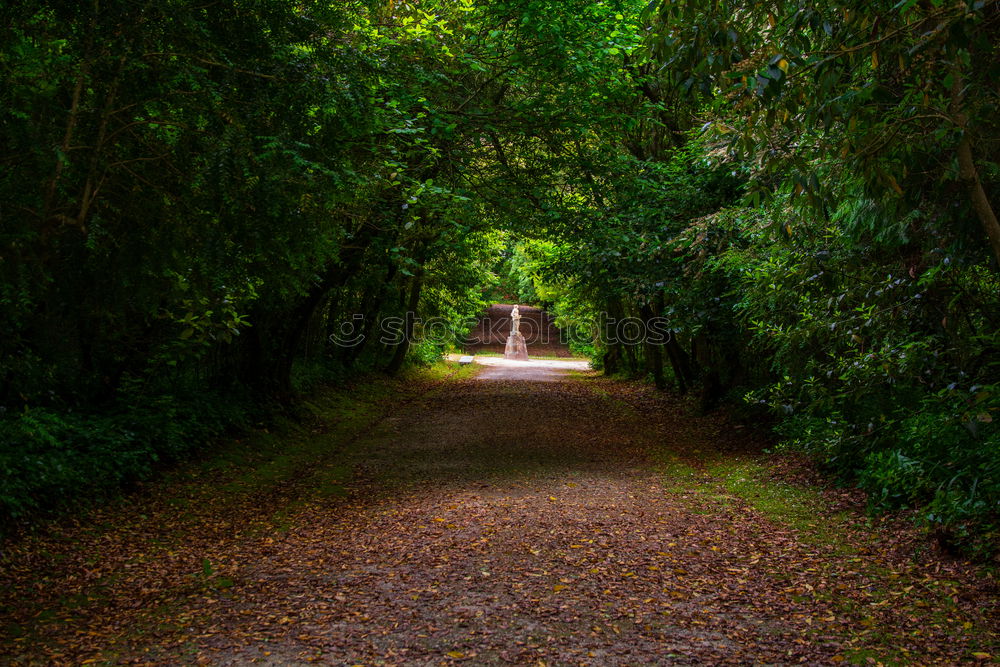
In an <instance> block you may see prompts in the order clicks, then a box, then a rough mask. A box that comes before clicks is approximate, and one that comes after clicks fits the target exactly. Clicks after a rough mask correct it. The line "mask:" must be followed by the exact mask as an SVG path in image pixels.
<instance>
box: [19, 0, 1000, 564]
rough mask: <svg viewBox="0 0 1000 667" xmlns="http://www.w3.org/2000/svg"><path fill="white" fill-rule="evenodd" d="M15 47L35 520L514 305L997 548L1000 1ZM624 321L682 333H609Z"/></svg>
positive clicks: (281, 23) (487, 19)
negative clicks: (734, 410)
mask: <svg viewBox="0 0 1000 667" xmlns="http://www.w3.org/2000/svg"><path fill="white" fill-rule="evenodd" d="M0 18H2V19H3V20H2V21H0V31H2V41H0V44H2V46H0V79H2V82H3V85H2V86H0V102H2V104H0V161H2V167H3V168H2V169H0V303H2V308H0V328H2V330H3V331H4V332H5V334H6V335H5V336H4V337H3V338H2V339H0V407H2V410H3V413H2V415H0V437H3V438H4V440H5V441H7V442H10V443H13V445H12V446H11V447H10V448H8V451H6V452H5V453H3V454H2V455H0V476H2V477H3V478H4V479H5V480H10V484H9V485H6V486H5V487H4V488H5V489H9V490H5V491H3V492H2V494H0V496H2V497H0V505H2V506H3V512H4V514H5V516H6V518H7V519H16V518H17V517H19V516H22V515H25V514H30V513H31V512H34V511H36V510H37V509H39V508H41V507H43V506H45V505H46V503H47V502H48V501H47V500H46V498H49V497H52V496H65V497H73V496H75V495H76V494H77V491H76V490H78V489H79V488H82V487H86V488H88V489H90V490H100V489H104V490H112V489H114V488H117V487H118V486H119V485H121V484H122V483H126V482H128V481H129V480H132V479H136V478H141V477H143V476H146V475H148V474H150V473H151V471H152V470H153V469H154V468H155V467H156V466H157V465H158V463H157V462H158V461H162V460H168V461H169V460H173V459H177V458H179V457H182V456H185V455H187V454H188V453H189V452H190V451H191V450H192V449H193V448H196V447H198V446H200V445H201V443H204V442H206V441H207V439H208V438H209V437H210V436H211V435H213V434H215V433H219V432H221V431H222V430H223V429H225V428H227V427H229V426H231V425H233V424H239V423H245V422H247V420H249V419H250V417H249V415H250V414H251V413H252V412H253V408H251V407H249V406H252V405H256V404H258V403H259V402H260V401H270V400H278V401H283V402H288V401H290V400H291V399H293V398H294V396H295V395H296V393H297V392H301V391H303V390H305V389H307V388H308V386H309V384H310V383H314V382H331V381H332V382H335V381H339V380H341V379H343V378H345V377H347V376H348V375H350V374H356V373H360V372H364V371H369V370H373V369H374V370H382V371H386V372H390V373H393V372H396V371H398V370H399V369H400V368H401V367H402V366H403V365H404V364H405V363H409V362H411V361H415V360H416V361H420V360H423V361H430V360H433V359H436V358H438V357H440V355H441V353H442V350H443V349H444V348H445V347H446V346H448V345H449V344H460V343H461V340H462V336H463V335H464V333H465V332H466V331H467V330H468V328H469V326H470V325H471V322H470V320H471V319H472V318H474V317H475V315H476V314H477V313H478V312H480V311H481V310H482V309H483V308H484V307H485V306H486V305H487V301H486V299H487V298H488V295H489V294H490V293H491V289H492V288H494V287H496V286H497V285H498V284H500V283H503V282H504V281H508V282H509V281H513V283H514V284H517V285H518V286H519V289H521V290H522V292H523V293H525V294H528V295H531V296H532V297H533V298H535V299H537V300H538V301H540V302H542V303H544V305H546V306H547V307H549V308H550V309H551V310H552V311H554V312H555V313H556V314H557V315H558V316H559V318H560V319H559V321H560V322H561V323H562V324H563V325H564V326H565V327H567V328H568V329H571V330H572V331H574V332H575V334H576V336H577V339H578V340H577V343H576V344H577V345H578V346H579V347H580V349H581V350H583V351H585V352H587V353H588V354H590V355H592V356H593V358H594V361H595V365H596V366H598V367H601V368H603V369H604V370H605V371H606V372H609V373H630V374H635V375H639V376H648V377H649V378H650V379H651V381H653V382H655V383H656V384H657V386H659V387H662V388H668V387H670V386H673V387H674V389H675V390H677V391H681V392H696V393H697V395H698V397H699V400H700V404H701V407H702V409H706V410H707V409H712V408H714V407H715V406H717V405H718V404H719V403H720V402H722V401H727V402H730V403H732V404H738V405H743V406H745V408H746V409H750V410H760V411H766V412H769V413H771V414H772V415H773V419H774V421H775V424H776V427H777V429H778V430H779V432H780V433H781V434H782V437H783V438H784V440H785V442H786V443H787V444H788V446H796V447H801V448H804V449H806V450H808V451H810V452H812V453H813V454H814V455H816V456H817V457H818V458H819V459H821V460H822V461H824V462H825V463H826V464H827V465H828V466H829V467H830V468H831V470H832V471H834V472H835V474H837V475H839V476H840V477H841V478H842V479H843V480H846V481H850V482H852V483H858V484H860V485H862V486H863V487H864V488H866V489H867V490H868V491H869V492H870V493H871V498H872V499H873V500H872V502H873V504H874V505H876V506H885V507H898V506H908V505H919V506H921V507H923V508H924V511H923V516H924V518H925V519H926V521H928V522H929V523H930V524H931V525H934V526H938V527H940V528H942V529H943V530H945V531H947V533H948V535H949V536H950V537H951V538H955V539H956V540H958V541H963V540H964V541H965V543H968V544H975V545H981V544H984V543H986V542H989V541H990V540H991V539H992V536H994V535H995V531H996V529H997V525H1000V524H998V523H997V501H998V499H1000V487H998V483H1000V482H998V481H997V480H1000V457H998V455H997V452H998V451H1000V447H998V446H997V445H998V444H1000V442H998V438H1000V436H998V431H997V429H996V426H995V417H997V411H998V410H1000V392H998V380H997V378H998V363H1000V357H998V345H1000V340H998V326H997V325H998V322H997V318H998V315H997V313H1000V307H998V306H1000V303H998V300H1000V276H998V262H1000V225H998V223H997V216H996V211H995V208H994V204H993V202H994V200H995V193H996V190H997V187H998V184H1000V169H998V167H997V164H998V157H1000V155H998V151H1000V126H998V122H1000V119H998V112H997V109H998V108H1000V105H998V103H997V102H998V100H997V89H996V85H995V82H996V80H997V76H998V69H1000V58H998V53H997V47H996V40H995V38H994V35H995V34H996V32H997V24H998V22H1000V3H998V2H996V1H995V0H994V1H976V2H971V1H969V2H966V1H964V0H961V1H958V2H945V1H943V0H926V1H917V0H910V1H903V2H892V3H889V2H876V3H874V4H873V3H861V2H847V3H846V4H845V3H843V2H840V3H830V2H819V3H816V2H810V3H766V2H765V3H761V2H749V1H745V0H727V1H719V2H712V3H703V2H694V1H688V0H663V1H654V2H652V3H649V2H646V0H559V1H558V2H557V1H556V0H497V1H490V2H480V1H479V0H449V1H447V2H445V1H443V0H425V1H422V2H419V3H417V2H403V1H400V0H351V1H348V2H338V3H325V2H319V1H315V0H302V1H299V2H294V3H290V2H284V1H282V0H262V1H260V2H254V3H246V2H242V1H239V0H221V1H220V2H214V3H208V4H204V5H198V4H192V3H185V2H176V1H169V2H139V3H136V2H125V1H124V0H106V1H105V2H100V3H98V2H80V3H61V2H36V3H13V4H11V5H9V6H4V7H3V8H2V9H0ZM408 313H409V314H410V315H407V314H408ZM432 318H439V320H440V321H442V322H447V323H448V326H447V327H446V329H447V331H448V334H447V335H446V336H445V337H443V338H442V337H440V336H437V337H433V336H426V335H422V334H424V333H426V332H425V331H424V327H425V326H427V323H428V322H429V321H430V320H431V319H432ZM626 319H629V320H634V321H635V322H638V323H639V324H638V326H640V328H642V329H644V330H645V331H646V332H647V333H650V332H653V331H661V332H664V333H666V334H667V335H666V336H659V337H656V336H649V335H647V336H646V337H645V338H644V339H643V341H640V344H634V345H633V344H627V342H625V341H622V340H620V339H619V338H616V337H615V336H608V335H602V336H597V337H595V336H592V335H587V334H588V333H592V332H594V331H601V332H603V333H604V334H606V333H607V332H608V331H614V328H613V327H611V328H609V327H608V326H607V323H608V321H609V320H610V321H616V322H620V321H623V320H626ZM390 321H391V322H394V323H395V324H394V325H393V326H392V327H389V330H386V328H385V323H386V322H390ZM662 322H666V323H667V324H666V328H663V326H662V324H660V323H662ZM658 327H659V328H658ZM345 340H350V341H351V344H349V345H346V344H344V341H345ZM977 536H978V537H977ZM983 536H985V542H984V541H983V540H984V537H983ZM976 540H979V541H976Z"/></svg>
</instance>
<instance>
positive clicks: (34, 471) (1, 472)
mask: <svg viewBox="0 0 1000 667" xmlns="http://www.w3.org/2000/svg"><path fill="white" fill-rule="evenodd" d="M247 414H248V412H247V410H246V406H245V404H241V403H239V402H237V401H233V400H232V399H231V398H230V399H225V398H224V397H220V396H218V395H215V396H212V395H200V396H189V397H186V398H185V399H183V400H182V399H178V398H176V397H173V396H157V397H154V398H152V399H146V400H142V401H139V400H138V399H133V400H132V401H126V402H124V403H122V404H121V405H120V406H119V409H118V410H116V411H115V412H111V413H106V414H101V413H89V414H84V413H78V412H72V411H67V410H62V411H60V410H56V409H52V408H30V409H25V410H24V411H23V412H20V413H18V414H13V415H5V416H4V418H3V419H2V420H0V440H2V441H3V442H4V443H5V446H4V448H3V449H2V450H0V526H11V525H12V524H13V523H14V522H15V521H23V520H24V519H25V518H28V517H30V516H33V515H37V514H39V513H40V512H45V511H49V510H58V509H62V508H66V507H70V506H73V505H77V504H80V503H83V504H87V503H88V502H89V501H92V500H95V499H100V498H106V497H108V496H111V495H114V494H115V493H117V492H118V491H119V490H120V489H121V488H122V487H123V486H127V485H129V484H131V483H134V482H138V481H141V480H144V479H147V478H149V477H150V476H151V475H152V474H153V473H154V471H155V470H156V469H157V468H158V467H159V466H161V465H162V464H164V463H169V462H173V461H177V460H179V459H181V458H182V457H184V456H187V455H190V454H191V453H193V452H194V451H196V450H197V449H198V448H200V447H202V446H204V445H205V443H206V442H207V441H208V440H210V439H211V438H213V437H216V436H218V435H220V434H221V433H222V432H223V431H224V430H226V429H227V428H229V427H232V426H234V425H244V424H245V422H246V417H247Z"/></svg>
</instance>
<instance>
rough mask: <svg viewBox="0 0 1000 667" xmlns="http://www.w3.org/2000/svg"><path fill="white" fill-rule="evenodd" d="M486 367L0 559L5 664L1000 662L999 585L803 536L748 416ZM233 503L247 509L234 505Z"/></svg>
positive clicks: (849, 537) (845, 516)
mask: <svg viewBox="0 0 1000 667" xmlns="http://www.w3.org/2000/svg"><path fill="white" fill-rule="evenodd" d="M497 368H499V367H497ZM491 371H492V372H494V373H496V371H495V370H494V369H493V368H488V369H485V370H480V373H481V375H479V376H478V377H470V378H467V379H457V380H456V379H453V380H449V381H445V382H443V383H440V384H438V385H436V386H435V387H418V388H417V390H415V391H414V392H413V393H412V394H411V395H410V396H409V397H408V398H406V400H400V399H398V398H397V399H396V401H395V403H394V404H393V405H394V407H393V408H392V410H390V411H389V412H388V413H387V414H381V415H379V416H378V417H377V418H375V419H374V420H372V424H373V425H372V426H366V427H364V428H360V429H359V430H358V432H357V435H356V436H355V437H354V439H353V444H351V445H350V446H343V447H342V446H335V445H334V443H332V442H330V440H331V439H332V438H333V437H334V435H333V433H332V432H322V430H323V429H322V425H320V427H319V428H318V429H315V430H317V431H318V432H317V433H315V434H314V436H313V437H314V439H315V440H316V441H317V442H325V443H326V445H325V446H326V451H327V453H326V454H324V453H323V451H322V450H317V451H318V452H319V453H318V454H317V458H315V459H312V460H311V462H309V463H308V465H303V466H301V469H297V470H298V472H297V473H296V474H295V475H293V476H291V478H286V479H284V480H283V481H282V483H281V484H276V485H275V486H274V488H268V487H266V486H265V487H261V488H257V489H256V491H255V492H254V493H247V492H246V491H245V489H241V488H240V487H233V486H232V482H231V480H229V479H228V478H227V479H225V480H217V483H216V485H215V486H216V487H217V492H216V493H217V494H220V500H219V507H218V508H213V507H207V508H201V509H198V508H194V509H190V510H189V514H190V516H187V517H186V518H183V519H182V520H180V523H178V524H176V525H173V524H172V523H169V522H168V523H167V525H166V526H164V521H166V519H165V516H166V515H167V513H168V512H169V511H170V508H171V506H172V505H171V502H172V501H171V498H175V497H176V491H174V492H172V494H173V495H171V494H167V497H165V498H164V499H160V500H155V499H154V500H151V501H150V503H151V504H150V507H149V508H146V511H147V512H148V514H147V515H144V516H143V521H142V522H140V523H139V524H131V525H130V526H114V525H112V526H107V527H105V528H103V529H101V530H90V531H85V530H82V529H77V532H74V531H73V530H71V529H67V530H66V531H65V532H64V533H62V534H61V535H60V536H59V538H58V539H49V540H48V541H43V542H44V544H45V546H46V549H47V550H48V551H47V553H48V555H46V556H42V555H36V556H34V557H33V558H34V559H35V560H34V561H33V563H34V565H33V566H32V565H31V563H30V562H26V561H31V558H32V557H31V556H29V555H28V554H29V549H28V547H25V548H24V550H22V551H18V552H15V553H13V554H8V556H7V562H6V564H7V565H8V566H10V569H9V570H8V572H7V573H6V574H7V576H6V577H5V578H4V580H3V583H4V586H5V588H6V591H7V592H8V593H10V594H12V595H15V596H20V597H12V598H11V599H12V600H13V599H18V600H21V603H20V604H17V603H11V604H9V605H8V607H7V608H6V609H5V611H6V612H7V613H6V616H7V618H6V619H5V620H6V622H7V624H8V627H10V625H11V624H16V625H17V627H18V630H19V632H18V633H17V634H19V636H18V637H14V638H13V639H11V640H10V641H11V644H10V647H11V650H10V651H9V652H7V653H6V655H7V656H8V660H9V661H10V662H11V663H12V664H52V663H58V662H60V661H64V662H65V663H66V664H80V663H82V662H83V661H84V660H88V659H89V660H94V661H98V662H100V661H106V662H110V663H125V662H140V663H156V664H176V663H201V664H223V665H230V664H231V665H241V664H250V663H257V664H271V665H298V664H310V663H315V662H319V663H324V664H334V665H357V664H363V665H379V664H406V665H439V664H451V663H458V662H467V663H468V664H519V665H640V664H648V665H653V664H657V665H658V664H725V663H731V664H748V663H757V662H760V663H768V664H799V663H802V662H806V663H811V664H837V663H842V662H848V663H850V662H854V663H859V664H863V663H865V662H866V661H871V662H874V661H888V662H898V663H909V662H918V663H933V662H940V663H945V664H953V663H956V662H960V661H964V660H975V659H982V660H989V659H991V658H992V655H994V654H995V650H994V648H993V646H994V645H995V641H996V632H995V631H996V626H995V623H996V616H995V613H996V598H995V588H991V586H992V580H987V579H984V578H982V577H978V578H977V576H976V575H975V574H974V573H973V572H972V570H971V569H970V568H968V567H966V566H964V565H962V564H960V563H955V562H948V561H941V560H935V559H934V558H931V557H930V556H927V557H925V558H923V559H922V560H920V561H919V562H918V561H915V560H914V559H913V558H911V557H906V558H902V559H901V558H900V549H899V545H898V544H896V545H895V547H894V548H889V546H892V545H891V544H889V546H886V548H884V549H883V548H882V547H881V546H879V545H881V544H882V543H883V542H891V541H889V540H884V539H883V538H884V537H885V536H880V535H878V534H874V533H872V532H871V531H868V530H867V529H861V528H858V523H859V521H860V519H859V516H858V515H857V514H854V513H853V510H850V509H847V510H845V509H843V508H841V509H840V511H839V513H836V514H830V515H829V516H822V515H820V514H818V513H817V511H816V510H815V508H812V507H807V508H806V510H805V512H806V514H805V516H806V519H807V521H806V523H804V524H802V526H799V527H796V526H795V525H793V523H794V521H793V520H792V519H794V516H792V515H790V516H792V518H791V519H789V521H782V520H781V519H780V518H776V515H775V511H777V510H774V507H775V504H774V502H771V503H770V504H767V505H761V504H755V501H754V499H753V498H754V494H758V495H759V494H760V493H765V494H767V493H771V491H769V489H771V490H772V491H773V489H785V490H786V491H787V487H786V486H784V485H780V484H778V483H776V482H772V481H766V480H763V479H756V478H752V476H753V475H754V474H756V473H755V472H754V471H756V470H757V468H755V467H754V466H755V465H757V464H756V463H754V462H755V461H757V459H755V458H754V457H744V456H742V455H736V454H733V453H732V452H731V451H730V450H731V448H732V447H733V446H734V445H733V443H734V442H736V441H738V440H740V439H745V437H744V436H742V435H741V433H740V431H739V430H738V429H737V428H736V427H735V426H733V425H731V424H728V423H727V422H725V421H723V420H720V419H718V418H713V419H694V418H690V417H688V416H687V415H686V413H685V412H684V411H683V410H682V409H681V408H680V407H679V406H677V405H676V404H675V403H673V402H668V401H666V399H663V398H657V397H656V396H654V395H653V394H651V393H650V392H649V391H648V390H647V389H645V388H636V387H634V386H633V385H626V384H622V383H614V382H611V381H607V380H602V379H596V378H590V377H570V376H569V375H563V376H551V375H548V373H550V372H554V373H558V372H560V371H552V370H551V369H549V370H547V371H545V373H546V377H544V378H540V380H542V381H531V380H523V379H511V375H510V372H509V371H506V370H505V371H503V373H501V374H499V375H491ZM658 401H659V402H658ZM330 428H331V429H332V430H333V432H337V433H339V431H336V429H335V428H334V427H332V426H331V427H330ZM337 437H338V438H339V437H341V436H339V435H338V436H337ZM331 452H332V453H331ZM706 462H707V463H706ZM332 480H333V481H332ZM222 482H226V483H227V484H229V486H222V487H221V488H218V487H219V485H220V484H221V483H222ZM341 482H343V486H340V483H341ZM741 483H743V484H742V485H741ZM769 485H770V486H769ZM255 488H256V487H255ZM225 489H229V490H230V491H231V492H232V493H234V494H236V495H240V494H242V495H240V497H241V498H242V500H239V501H237V500H233V501H232V504H231V505H229V506H226V505H225V502H224V501H223V500H222V499H221V494H223V493H225ZM782 493H784V492H782ZM789 493H790V492H789ZM188 495H189V496H192V497H196V498H197V497H198V496H197V493H195V492H194V491H190V493H189V494H188ZM778 495H779V496H780V495H781V494H780V493H779V494H778ZM786 495H787V494H786ZM244 496H245V497H244ZM781 497H782V498H784V499H785V501H788V502H785V505H788V506H790V504H791V505H794V503H793V502H791V501H789V500H788V498H787V497H785V496H781ZM837 497H839V496H822V497H817V502H818V503H819V504H818V505H817V506H816V507H826V506H828V505H829V503H830V502H831V501H835V500H836V498H837ZM796 498H798V497H797V496H796ZM779 500H780V498H779ZM782 502H784V501H782ZM795 502H796V503H797V502H799V499H796V500H795ZM803 502H804V501H803ZM157 503H161V504H157ZM780 504H781V503H778V505H780ZM768 508H770V509H768ZM800 509H801V508H800ZM131 511H133V512H134V511H135V510H134V508H132V510H131ZM793 514H794V513H793ZM206 523H212V524H213V526H212V527H211V528H210V529H208V528H205V524H206ZM810 526H811V528H810ZM814 528H815V530H813V529H814ZM157 529H158V530H159V531H160V532H159V534H158V535H154V534H153V533H156V532H157ZM164 532H166V533H168V534H164ZM38 547H39V544H38V543H34V544H33V545H31V549H32V550H34V551H31V553H36V552H37V549H38ZM60 549H61V550H62V551H61V552H60V553H62V554H63V557H62V558H55V559H53V558H50V557H49V556H51V555H52V553H53V552H59V550H60ZM81 549H82V550H83V551H84V552H86V551H87V550H90V551H91V553H90V558H89V559H88V557H87V556H85V555H84V554H81V553H80V550H81ZM102 550H105V551H104V552H103V553H102ZM108 561H110V563H109V562H108ZM88 562H89V563H90V565H89V566H88V565H87V563H88ZM39 565H41V566H43V567H47V568H50V571H49V572H47V573H45V575H44V576H41V575H39V574H38V572H36V571H34V569H33V568H37V567H38V566H39ZM87 567H90V568H91V570H97V573H96V574H94V573H93V572H91V573H89V574H88V571H87V570H86V568H87ZM80 568H83V571H81V570H80ZM199 568H200V571H199ZM33 573H34V576H35V577H36V578H35V579H34V580H32V579H31V577H32V574H33ZM38 577H41V578H38ZM57 586H59V587H62V589H63V590H62V593H61V594H55V593H53V591H52V588H53V587H57ZM31 595H34V596H36V597H37V598H41V599H48V600H49V602H48V603H47V605H48V606H46V607H45V608H44V609H43V610H42V611H37V607H36V611H35V612H32V613H36V614H39V615H42V616H44V615H45V614H47V613H48V614H51V618H49V619H48V621H51V622H47V621H46V619H45V618H43V619H41V620H39V618H38V616H36V617H35V618H34V619H26V618H25V617H24V616H25V614H26V611H25V610H26V609H28V605H27V603H26V602H25V599H26V598H27V597H30V596H31ZM72 596H77V598H78V602H77V603H76V604H75V606H74V604H72V603H68V602H66V598H67V597H72ZM80 596H82V598H83V599H79V598H80ZM56 600H59V602H58V603H57V602H56ZM19 614H20V616H19ZM60 621H61V622H60ZM2 660H3V659H2V658H0V661H2Z"/></svg>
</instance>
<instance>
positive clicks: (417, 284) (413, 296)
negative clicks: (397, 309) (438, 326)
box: [385, 275, 424, 375]
mask: <svg viewBox="0 0 1000 667" xmlns="http://www.w3.org/2000/svg"><path fill="white" fill-rule="evenodd" d="M423 286H424V279H423V276H422V275H415V276H413V279H412V280H411V282H410V298H409V300H408V301H407V304H406V312H405V313H404V314H403V321H404V322H405V325H404V327H403V340H402V341H400V342H399V344H398V345H397V346H396V349H395V350H394V351H393V354H392V359H391V360H390V361H389V365H388V366H386V367H385V372H386V373H388V374H389V375H395V374H396V373H398V372H399V370H400V369H401V368H402V367H403V362H404V361H406V353H407V352H409V351H410V341H411V340H412V339H413V320H414V318H415V317H416V313H417V306H418V305H419V304H420V291H421V289H423Z"/></svg>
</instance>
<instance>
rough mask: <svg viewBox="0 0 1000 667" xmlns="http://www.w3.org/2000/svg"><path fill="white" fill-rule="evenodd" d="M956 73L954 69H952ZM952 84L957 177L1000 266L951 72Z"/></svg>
mask: <svg viewBox="0 0 1000 667" xmlns="http://www.w3.org/2000/svg"><path fill="white" fill-rule="evenodd" d="M956 70H957V68H956ZM953 75H954V80H953V83H952V88H951V113H952V117H953V118H954V120H955V124H956V125H958V126H959V128H961V130H962V140H961V141H959V143H958V148H957V153H958V175H959V178H960V179H961V180H962V182H963V183H964V184H965V187H966V189H967V190H968V192H969V199H970V201H971V202H972V210H973V211H975V213H976V217H977V218H978V219H979V224H980V225H981V226H982V228H983V231H984V232H986V238H987V239H989V243H990V249H991V250H992V251H993V259H994V260H995V261H996V263H997V266H1000V222H998V221H997V215H996V211H994V210H993V206H992V204H990V199H989V197H988V196H987V194H986V190H985V189H984V188H983V182H982V180H980V178H979V170H978V169H976V161H975V157H974V156H973V154H972V139H971V137H970V136H969V117H968V115H967V114H966V113H965V110H964V108H963V100H962V86H963V78H962V76H961V75H960V73H959V72H958V71H953Z"/></svg>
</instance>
